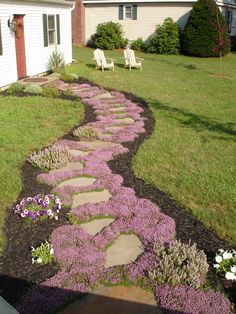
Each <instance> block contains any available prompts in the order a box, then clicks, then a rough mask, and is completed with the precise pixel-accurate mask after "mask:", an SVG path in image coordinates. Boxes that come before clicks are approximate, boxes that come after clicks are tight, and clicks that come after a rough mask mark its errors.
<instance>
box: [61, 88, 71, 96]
mask: <svg viewBox="0 0 236 314" xmlns="http://www.w3.org/2000/svg"><path fill="white" fill-rule="evenodd" d="M63 95H65V96H67V97H70V96H72V95H73V92H72V90H71V89H70V88H67V89H66V90H65V91H64V92H63Z"/></svg>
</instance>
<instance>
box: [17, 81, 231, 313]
mask: <svg viewBox="0 0 236 314" xmlns="http://www.w3.org/2000/svg"><path fill="white" fill-rule="evenodd" d="M58 85H59V89H61V90H66V89H68V88H70V89H71V90H72V92H73V95H74V96H78V97H82V102H83V103H85V104H87V105H89V106H91V107H92V108H93V110H94V111H95V112H96V113H97V120H96V121H95V122H92V123H88V124H87V126H89V127H92V128H95V129H96V130H98V131H99V133H100V139H107V140H108V141H112V142H113V143H116V144H117V145H116V146H114V147H109V148H98V149H95V150H93V151H91V152H90V154H89V155H87V156H76V157H75V156H74V157H73V161H80V162H82V163H83V166H84V167H83V169H80V170H73V171H59V172H56V173H52V172H49V173H42V174H40V175H38V177H37V179H38V180H39V181H41V182H44V183H47V184H49V185H52V186H53V187H54V191H57V192H58V194H59V195H60V196H61V197H62V199H63V202H64V203H65V204H66V205H71V203H72V198H73V195H74V194H76V193H79V192H84V191H92V190H93V189H100V188H101V189H107V190H109V192H110V193H111V194H112V197H111V198H110V199H109V200H108V201H107V202H100V203H96V204H90V203H86V204H84V205H81V206H78V207H76V208H73V209H71V211H70V214H71V215H72V217H74V218H75V220H76V221H79V222H88V221H90V219H91V218H96V217H101V216H103V217H113V218H114V221H113V222H112V223H111V224H110V225H109V226H107V227H105V228H104V229H103V230H102V231H101V232H99V233H98V234H96V235H95V236H92V235H90V234H88V233H87V232H86V231H85V230H84V229H83V228H81V226H80V225H76V224H74V225H64V226H61V227H59V228H57V229H55V230H54V231H53V232H52V234H51V243H52V245H53V248H54V258H55V260H56V261H57V263H58V265H60V271H59V272H58V273H56V274H55V275H54V276H53V277H51V278H49V279H47V280H46V281H45V282H44V283H43V284H42V285H41V286H39V287H38V288H35V289H34V290H33V291H32V292H31V294H29V295H27V297H26V298H25V300H24V301H23V302H22V304H21V305H20V307H18V309H20V310H22V313H24V311H25V312H27V313H29V314H31V313H32V314H33V313H38V312H42V313H44V312H45V311H44V310H45V308H44V307H45V304H46V306H47V309H49V312H50V311H51V312H53V311H56V310H58V309H59V308H60V307H61V306H62V305H63V304H65V303H67V302H69V301H70V300H71V299H72V298H73V297H74V296H75V294H76V293H83V292H87V291H90V289H91V288H93V287H94V286H96V285H97V284H98V283H99V282H100V283H103V282H108V283H110V284H118V283H121V282H124V281H127V280H128V281H129V282H131V283H133V284H139V283H140V282H142V283H143V284H146V285H147V286H148V285H151V284H152V283H151V282H150V279H149V278H148V275H147V273H148V271H150V270H152V269H155V268H156V267H157V264H158V261H157V255H156V254H155V248H154V244H155V243H156V242H158V243H160V244H164V243H170V242H172V241H173V239H174V237H175V222H174V220H173V219H172V218H171V217H168V216H166V215H164V214H163V213H161V212H160V209H159V208H158V207H157V206H156V205H155V204H154V203H152V202H151V201H149V200H147V199H144V198H141V199H140V198H137V197H136V195H135V192H134V190H133V189H132V188H127V187H123V186H122V184H123V178H122V177H121V176H119V175H116V174H113V173H112V171H111V169H110V168H109V167H108V164H107V162H108V161H109V160H112V159H113V158H114V157H115V156H116V155H119V154H122V153H126V152H127V151H128V149H127V148H124V147H123V146H122V145H121V143H124V142H129V141H134V140H135V139H136V138H137V137H138V135H139V134H140V133H144V132H145V129H144V120H145V119H144V118H142V117H141V116H140V113H141V112H143V109H142V108H140V107H139V106H138V104H136V103H134V102H131V101H130V100H127V99H126V98H125V96H124V95H123V94H122V93H119V92H111V94H112V96H113V97H112V98H105V97H104V98H101V97H100V98H96V97H94V96H96V95H101V94H103V93H105V91H104V90H103V89H99V88H98V87H90V86H89V85H88V84H76V83H73V84H67V83H64V82H62V81H59V82H58ZM115 107H125V110H122V111H121V112H122V113H119V114H118V115H115V114H114V112H112V111H110V110H109V109H111V108H115ZM117 118H131V119H133V120H134V122H133V123H131V124H127V125H123V123H122V120H121V121H119V119H117ZM108 126H109V127H114V126H121V127H120V128H119V129H118V130H109V133H111V135H106V134H104V133H107V132H108V130H107V129H106V128H107V127H108ZM57 143H58V144H59V145H60V146H62V147H68V148H69V149H73V150H76V149H77V150H83V151H86V150H89V145H88V144H86V142H83V144H81V143H80V142H79V141H68V140H60V141H58V142H57ZM83 175H89V176H92V177H94V178H96V182H95V183H94V184H93V185H90V186H86V187H76V186H64V187H62V188H59V187H57V185H58V184H59V183H61V182H62V181H65V180H68V179H71V178H76V177H79V176H83ZM121 234H135V235H137V236H138V237H139V239H140V241H141V243H142V247H143V250H144V252H143V253H142V254H141V255H139V256H138V258H137V259H136V261H134V262H132V263H130V264H127V265H119V266H114V267H110V268H105V262H106V248H107V247H108V246H109V245H111V244H112V242H113V241H114V240H115V239H116V238H117V237H118V236H119V235H121ZM50 288H51V290H50ZM152 288H153V287H152ZM171 289H172V290H171ZM155 296H156V298H157V300H158V302H160V305H161V307H162V308H164V309H167V310H173V311H178V310H181V311H182V310H183V311H184V312H183V313H185V314H187V313H193V314H194V313H200V312H199V311H198V312H196V311H195V310H197V309H203V311H202V313H204V314H205V313H206V314H208V313H214V314H217V313H223V314H226V313H229V312H228V309H229V302H228V300H226V299H225V298H224V297H223V296H222V295H221V294H219V293H218V294H217V293H215V292H213V291H208V292H203V291H199V290H194V289H192V288H189V287H186V286H179V287H176V288H173V287H172V288H170V287H168V286H163V287H158V288H157V289H156V290H155ZM175 296H176V297H175ZM186 296H187V297H186ZM177 298H178V302H176V300H177ZM195 301H196V305H195V303H194V302H195ZM180 305H181V307H180ZM189 309H190V310H192V309H193V312H188V311H189ZM206 309H207V311H208V310H209V309H211V311H210V312H209V311H208V312H206V311H205V310H206ZM194 311H195V312H194ZM204 311H205V312H204ZM173 313H174V312H173ZM176 313H177V312H176Z"/></svg>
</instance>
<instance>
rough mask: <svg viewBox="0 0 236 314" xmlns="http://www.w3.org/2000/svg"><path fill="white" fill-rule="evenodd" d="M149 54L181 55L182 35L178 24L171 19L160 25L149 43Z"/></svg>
mask: <svg viewBox="0 0 236 314" xmlns="http://www.w3.org/2000/svg"><path fill="white" fill-rule="evenodd" d="M146 49H147V52H150V53H160V54H179V50H180V34H179V28H178V25H177V23H176V22H174V21H173V20H172V19H171V18H170V17H168V18H166V19H165V20H164V23H163V24H162V25H158V26H157V28H156V30H155V34H154V35H153V36H152V38H151V39H150V40H149V41H148V42H147V47H146Z"/></svg>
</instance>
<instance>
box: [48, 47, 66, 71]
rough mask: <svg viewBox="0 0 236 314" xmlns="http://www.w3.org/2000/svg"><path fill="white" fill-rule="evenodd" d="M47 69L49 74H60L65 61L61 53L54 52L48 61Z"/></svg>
mask: <svg viewBox="0 0 236 314" xmlns="http://www.w3.org/2000/svg"><path fill="white" fill-rule="evenodd" d="M48 68H49V70H50V71H51V72H56V73H60V72H61V71H63V70H64V69H65V59H64V55H63V53H62V52H60V51H58V50H54V51H53V52H52V54H51V55H50V57H49V60H48Z"/></svg>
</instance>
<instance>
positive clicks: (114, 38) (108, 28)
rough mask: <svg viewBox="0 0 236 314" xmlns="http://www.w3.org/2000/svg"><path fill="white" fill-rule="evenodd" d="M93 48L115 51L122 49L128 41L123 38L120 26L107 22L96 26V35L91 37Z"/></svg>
mask: <svg viewBox="0 0 236 314" xmlns="http://www.w3.org/2000/svg"><path fill="white" fill-rule="evenodd" d="M91 44H92V46H93V47H94V48H99V49H110V50H112V49H115V48H124V47H125V46H126V45H127V44H128V40H127V39H124V38H123V31H122V26H121V25H120V24H119V23H114V22H107V23H100V24H98V25H97V28H96V33H95V34H93V35H92V36H91Z"/></svg>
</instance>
